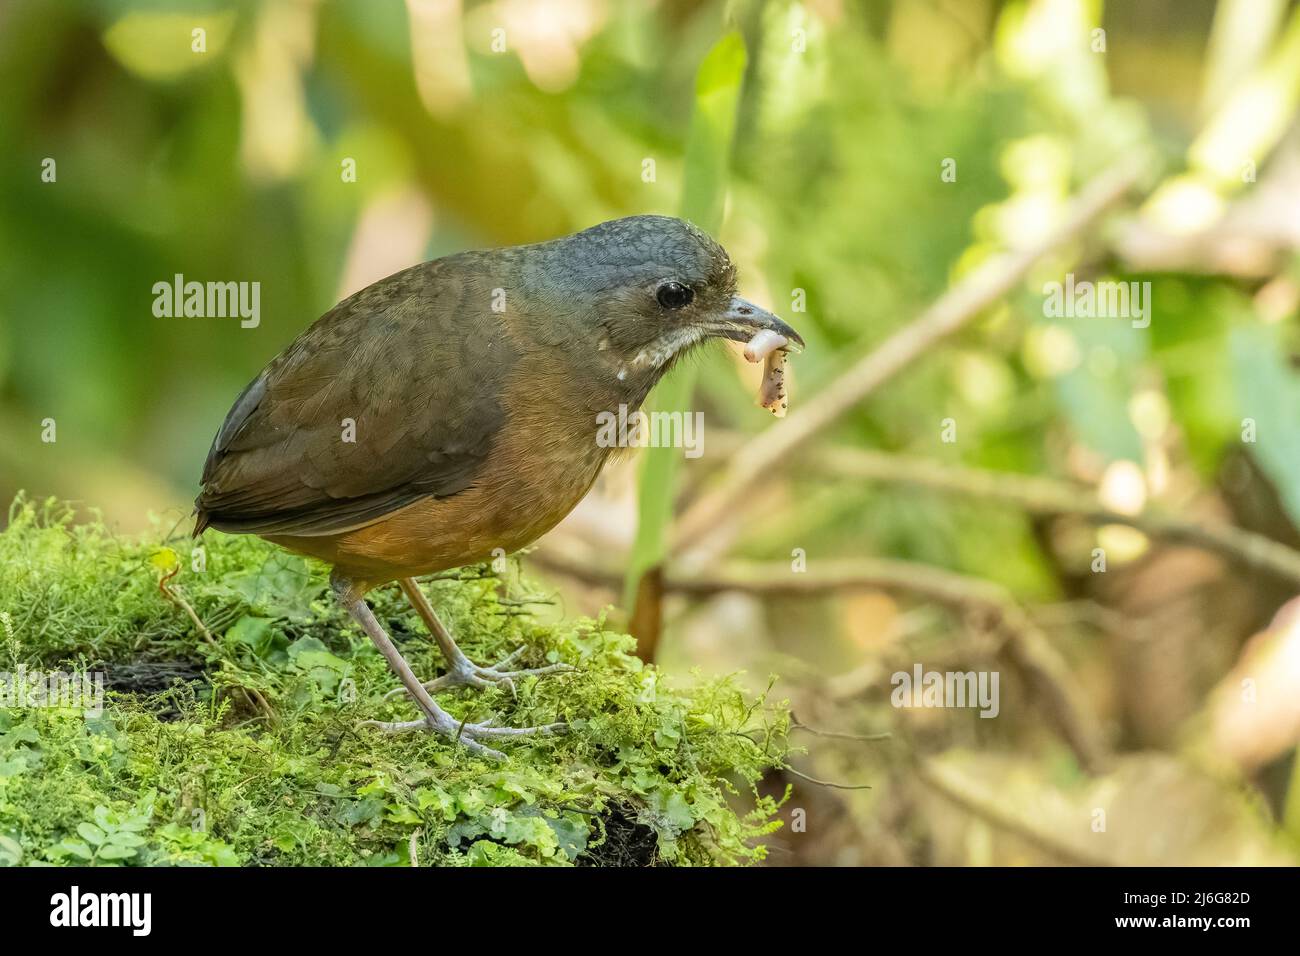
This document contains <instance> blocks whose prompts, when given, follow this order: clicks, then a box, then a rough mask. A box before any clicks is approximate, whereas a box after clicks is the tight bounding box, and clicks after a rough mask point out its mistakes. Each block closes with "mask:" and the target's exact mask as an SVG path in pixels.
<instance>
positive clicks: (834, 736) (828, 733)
mask: <svg viewBox="0 0 1300 956" xmlns="http://www.w3.org/2000/svg"><path fill="white" fill-rule="evenodd" d="M790 727H791V728H792V729H794V730H803V731H807V732H808V733H810V734H812V735H813V736H814V737H826V738H828V739H831V740H860V741H864V742H870V741H873V740H888V739H889V738H891V737H893V736H894V735H893V734H892V733H890V732H889V731H888V730H886V731H885V732H884V733H880V734H846V733H842V732H838V731H834V730H817V729H816V728H814V727H809V726H808V725H807V724H805V723H803V722H802V721H801V720H800V719H799V718H798V717H796V716H795V715H794V713H793V712H791V714H790Z"/></svg>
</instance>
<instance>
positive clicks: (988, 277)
mask: <svg viewBox="0 0 1300 956" xmlns="http://www.w3.org/2000/svg"><path fill="white" fill-rule="evenodd" d="M1148 168H1149V165H1148V157H1147V156H1146V155H1145V154H1134V155H1130V156H1128V157H1127V158H1126V159H1124V160H1122V161H1120V162H1119V163H1117V164H1116V165H1115V166H1113V167H1111V168H1110V169H1109V170H1107V171H1106V172H1104V173H1102V174H1100V175H1099V176H1097V177H1096V178H1095V179H1093V180H1092V181H1091V182H1090V183H1088V185H1087V186H1086V187H1085V188H1084V189H1083V191H1082V192H1081V193H1080V194H1079V195H1078V196H1077V197H1076V198H1075V199H1074V201H1073V202H1072V204H1071V206H1070V208H1069V210H1068V212H1067V214H1066V216H1065V219H1064V221H1063V222H1062V223H1061V225H1060V226H1059V227H1057V229H1056V230H1055V231H1053V232H1052V233H1050V234H1049V235H1048V236H1047V237H1045V238H1044V239H1042V240H1041V241H1039V242H1037V243H1035V244H1033V245H1031V246H1028V247H1026V248H1024V249H1016V250H1011V251H1009V252H1005V253H1003V254H1001V255H999V256H996V257H994V258H992V259H989V260H988V261H986V262H985V263H984V264H982V265H981V266H979V267H978V268H977V269H975V270H974V271H973V272H971V273H969V274H967V275H966V276H965V277H964V278H963V279H961V280H960V281H959V282H958V283H957V284H955V285H954V286H952V287H951V288H950V289H948V291H947V292H945V293H944V294H943V295H941V296H940V297H939V298H938V299H936V300H935V301H934V302H933V303H932V304H931V305H930V307H929V308H928V309H926V310H925V311H924V312H922V313H921V315H920V316H918V317H917V318H916V319H915V320H914V321H913V322H911V323H910V324H908V325H906V326H904V327H903V328H901V329H899V330H898V331H897V332H895V333H894V334H893V335H892V336H890V337H889V338H888V339H886V340H885V341H884V342H882V343H881V344H880V345H879V346H878V347H876V348H875V349H874V350H872V351H871V352H869V353H867V354H866V355H865V356H863V357H862V358H861V359H859V360H858V361H857V362H856V363H854V364H853V365H852V366H850V367H849V368H848V369H847V370H846V371H845V372H844V373H842V374H841V375H840V376H839V377H838V378H837V379H835V380H834V381H833V382H831V383H830V384H829V385H828V386H826V387H825V388H824V389H822V390H821V391H819V392H818V393H817V394H816V395H814V396H813V397H812V398H811V400H809V401H808V402H807V403H806V404H805V405H804V406H803V407H802V408H801V409H796V410H795V412H794V413H792V414H791V415H790V417H789V418H788V419H787V420H786V421H785V422H784V423H782V426H781V427H780V428H769V429H766V430H765V431H763V432H760V433H759V434H758V435H756V436H755V437H754V438H752V439H750V440H749V442H748V443H747V444H745V445H744V446H743V447H742V448H741V449H740V450H739V451H738V452H737V453H736V455H735V456H734V457H733V458H732V459H731V461H730V462H729V463H728V466H727V469H726V471H725V472H724V474H723V477H722V479H721V481H720V483H719V485H718V486H717V487H716V488H714V489H713V490H712V491H711V492H709V493H707V494H706V495H704V496H703V497H702V498H700V499H699V500H698V501H697V502H696V503H695V504H694V505H693V506H692V507H690V508H689V509H688V510H687V511H686V512H685V514H683V515H682V517H681V518H680V519H679V521H678V522H677V525H676V528H675V529H674V536H673V540H672V544H673V550H675V551H679V550H680V549H682V548H684V547H687V546H690V545H692V544H694V543H695V542H697V541H698V539H699V538H701V537H702V536H703V535H704V534H705V533H706V532H708V531H709V530H710V529H712V528H713V527H714V526H715V525H717V524H718V523H719V522H720V521H721V520H722V519H723V518H724V517H725V516H726V515H727V514H728V512H729V511H730V510H731V508H732V506H733V504H734V503H735V502H737V501H738V500H739V499H740V498H741V497H742V496H743V495H745V493H746V492H748V491H749V490H750V489H751V488H752V487H753V486H754V485H755V484H756V483H757V482H758V481H760V480H761V479H763V478H766V477H768V476H769V475H771V474H772V473H773V472H774V471H776V470H777V469H779V468H781V467H783V466H785V465H787V464H789V463H790V462H791V461H793V460H794V456H793V453H794V452H795V451H796V450H798V449H799V448H801V447H803V446H804V445H806V444H807V443H808V442H809V441H810V440H811V439H813V438H814V437H816V436H817V435H818V434H820V433H821V432H822V431H824V430H825V429H826V428H827V427H829V426H830V425H832V424H833V423H834V422H835V421H837V420H838V419H839V418H840V417H841V416H843V415H844V414H845V413H846V412H848V411H849V410H850V409H852V408H853V407H854V406H855V405H857V404H858V403H859V402H861V401H862V400H863V399H864V398H866V397H867V396H868V395H870V394H871V393H872V392H874V391H875V390H876V389H877V388H879V387H880V386H881V385H883V384H884V383H885V382H887V381H889V379H891V378H892V377H893V376H894V375H896V374H897V373H898V372H900V371H901V370H902V369H904V368H906V367H907V366H908V365H910V364H911V363H912V362H914V361H916V360H917V359H918V358H920V357H921V356H922V355H924V354H926V353H927V352H929V351H930V350H931V349H932V348H933V347H934V346H935V345H936V344H937V343H938V342H940V341H942V340H943V339H945V338H947V337H948V336H950V335H952V334H953V333H954V332H957V331H958V330H959V329H961V328H963V327H964V326H966V325H967V324H969V323H970V322H971V321H973V320H974V319H975V318H976V316H978V315H980V314H981V313H982V312H983V311H984V310H985V309H987V308H989V307H990V306H992V305H994V304H995V303H996V302H997V301H998V300H1000V299H1001V298H1002V297H1003V296H1005V295H1007V294H1008V293H1009V292H1011V291H1012V290H1013V289H1014V288H1015V287H1016V285H1017V284H1018V283H1020V282H1021V281H1022V280H1023V279H1024V277H1025V276H1026V274H1028V272H1029V270H1030V268H1031V267H1032V266H1033V265H1034V263H1035V262H1037V261H1038V260H1039V259H1041V258H1042V257H1043V256H1045V255H1047V254H1048V253H1050V252H1053V251H1055V250H1056V249H1059V248H1060V247H1061V246H1063V245H1065V244H1066V243H1068V242H1070V241H1071V240H1073V239H1075V238H1076V237H1078V236H1079V234H1080V233H1082V232H1083V231H1084V230H1085V229H1087V228H1088V227H1090V226H1091V225H1092V224H1093V223H1094V222H1095V221H1096V220H1097V219H1098V218H1099V217H1100V216H1101V215H1102V214H1103V213H1104V212H1105V211H1106V210H1107V209H1109V208H1110V207H1111V206H1112V205H1114V204H1115V203H1116V202H1118V201H1119V200H1120V199H1121V198H1123V196H1124V195H1125V194H1126V193H1127V192H1128V191H1129V190H1130V189H1131V188H1132V187H1133V186H1134V185H1136V184H1137V182H1138V181H1139V180H1140V179H1141V178H1142V176H1143V174H1144V173H1145V172H1146V170H1147V169H1148Z"/></svg>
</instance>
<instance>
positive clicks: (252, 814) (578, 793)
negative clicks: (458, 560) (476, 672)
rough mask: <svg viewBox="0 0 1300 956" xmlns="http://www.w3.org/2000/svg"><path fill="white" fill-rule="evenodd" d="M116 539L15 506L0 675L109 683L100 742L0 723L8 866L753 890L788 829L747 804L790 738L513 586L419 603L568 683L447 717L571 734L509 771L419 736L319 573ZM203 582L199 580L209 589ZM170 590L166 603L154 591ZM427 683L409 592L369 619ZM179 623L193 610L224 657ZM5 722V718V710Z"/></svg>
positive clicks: (489, 583)
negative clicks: (473, 876)
mask: <svg viewBox="0 0 1300 956" xmlns="http://www.w3.org/2000/svg"><path fill="white" fill-rule="evenodd" d="M191 549H192V543H191V542H190V541H189V540H188V539H187V538H184V537H183V536H180V535H175V536H173V537H171V538H168V539H167V540H166V542H165V543H164V541H163V536H162V535H161V534H159V535H155V536H153V538H152V539H145V540H135V539H124V538H121V537H118V536H115V535H113V534H112V533H110V532H109V531H107V530H106V529H105V528H104V527H103V525H102V524H100V523H98V522H91V523H87V524H74V523H73V521H72V513H71V510H70V509H69V508H67V507H66V506H63V505H59V504H57V503H53V502H47V503H45V504H43V505H39V506H38V505H34V504H33V503H31V502H27V501H24V500H23V499H21V498H20V499H19V500H18V501H17V502H16V503H15V504H14V506H13V508H12V509H11V511H10V515H9V526H8V528H7V529H6V530H5V531H4V532H2V533H0V670H7V671H9V672H10V673H15V674H16V673H17V672H18V669H19V668H20V667H21V668H25V669H26V670H27V671H29V672H30V671H35V670H38V669H43V670H46V671H48V670H51V669H58V668H62V669H64V670H69V669H75V670H78V671H84V672H101V673H103V674H104V680H105V682H106V685H107V687H108V694H107V700H106V706H105V708H104V711H103V713H102V714H100V715H98V716H94V715H87V714H85V713H83V712H82V711H81V710H75V709H61V708H52V707H30V706H28V707H9V708H7V709H0V863H4V862H11V863H12V862H15V861H18V862H21V863H24V864H33V863H64V862H66V863H87V862H94V863H97V864H98V863H125V864H169V863H171V864H218V865H227V864H267V865H303V864H315V865H406V864H409V863H410V855H411V850H412V848H414V849H415V851H416V854H417V858H418V861H419V862H420V863H421V864H439V865H525V864H543V865H570V864H601V863H624V864H626V863H631V864H649V863H668V864H676V865H690V864H735V863H745V862H750V861H753V860H756V859H761V858H762V856H763V852H764V851H763V847H762V846H761V843H760V842H759V841H760V840H761V838H762V837H763V836H764V835H765V834H767V833H770V832H771V831H772V830H773V829H775V828H776V827H777V826H779V823H777V822H776V821H775V819H774V818H775V813H776V809H777V806H776V803H775V802H774V801H773V800H771V799H770V798H762V797H759V796H758V794H757V792H756V790H755V784H756V782H757V781H758V779H759V777H760V775H761V774H762V773H763V772H764V771H765V770H766V769H767V768H769V767H772V766H776V765H780V764H781V763H782V761H783V758H784V754H785V731H786V729H787V726H788V721H787V714H786V712H785V711H784V709H783V708H782V707H779V706H777V707H773V706H767V705H765V704H764V703H763V702H762V701H755V700H751V699H748V698H746V696H745V695H744V694H743V693H742V692H741V691H740V690H739V689H738V687H737V686H736V685H735V684H734V683H733V682H731V681H730V680H713V681H701V682H699V683H697V684H696V685H695V686H693V687H690V688H688V689H673V688H670V687H668V686H667V685H666V681H665V680H664V678H663V676H662V675H661V674H660V673H659V672H658V671H657V670H656V669H655V668H654V667H652V666H647V665H644V664H642V663H641V661H639V660H638V659H637V658H636V657H635V656H634V655H633V653H632V649H633V646H634V642H633V641H632V640H631V638H629V637H627V636H625V635H622V634H618V633H616V632H613V631H611V630H609V629H608V628H607V627H606V625H605V622H604V620H603V619H601V620H579V621H574V622H563V623H560V624H543V623H540V622H539V621H538V620H537V619H536V618H535V616H534V614H533V611H534V610H535V608H534V605H536V604H538V603H541V602H540V601H539V600H538V599H537V598H536V597H535V596H531V595H530V594H529V593H528V591H527V590H526V589H525V588H524V587H523V586H522V585H520V584H519V583H518V582H517V580H516V579H515V576H514V575H503V576H501V577H498V576H496V575H493V574H492V573H491V572H490V570H489V569H487V568H471V569H465V570H463V571H462V572H459V573H456V574H450V575H441V576H436V577H434V578H431V579H429V580H428V581H426V582H425V586H426V589H427V591H428V593H429V594H430V596H431V598H432V599H433V600H434V602H435V604H436V605H437V606H438V608H439V610H440V613H442V614H443V616H444V619H446V620H447V621H448V624H449V626H450V627H451V628H452V630H453V632H454V633H455V634H456V635H457V638H458V641H459V642H460V644H461V646H462V647H463V648H464V650H465V651H466V653H467V654H469V655H470V656H471V657H472V658H473V659H475V660H478V661H481V662H485V661H495V660H498V659H500V658H502V657H504V656H506V655H507V654H508V653H509V652H511V651H513V650H514V649H516V648H517V647H520V646H524V647H526V648H527V650H526V652H525V653H524V655H523V656H522V657H521V658H520V659H519V661H518V664H519V666H540V665H542V664H544V663H550V662H556V661H563V662H567V663H569V664H572V665H574V666H575V667H576V668H577V670H576V671H575V672H573V673H566V674H562V675H556V676H550V677H546V678H542V679H537V678H529V679H528V680H526V681H523V682H520V683H519V684H517V686H516V688H515V695H514V696H512V695H511V693H510V692H509V690H507V689H504V688H503V689H494V690H489V691H485V692H480V691H468V692H460V693H458V694H452V695H442V697H441V701H442V703H443V704H444V706H446V707H447V708H448V709H449V710H450V711H451V712H452V713H453V714H455V715H456V716H457V717H461V718H467V719H470V720H474V721H477V720H481V719H484V718H487V717H489V716H495V717H496V718H497V719H498V720H499V721H500V722H501V723H502V724H503V725H504V724H510V725H516V726H522V725H529V724H535V723H544V722H549V721H554V720H557V719H559V720H563V721H566V722H567V723H568V724H569V725H570V727H571V728H572V731H571V733H570V734H568V735H566V736H563V737H547V738H538V739H536V740H535V741H533V742H530V743H527V744H514V745H509V746H508V747H507V748H506V749H507V752H508V759H507V760H506V761H505V762H491V761H486V760H483V759H480V758H477V757H474V756H472V755H471V754H469V753H468V752H467V751H465V750H464V749H463V748H460V747H457V746H454V745H453V744H451V743H449V742H448V741H447V740H445V739H443V738H441V737H438V736H436V735H432V734H422V733H421V734H403V735H396V736H394V735H383V734H380V733H378V732H377V731H374V730H372V729H369V728H366V727H362V726H360V724H361V721H363V720H365V719H368V718H381V719H410V718H411V717H413V716H415V714H414V711H413V710H412V709H411V707H410V705H408V704H407V703H406V701H405V700H403V699H400V698H394V699H390V700H385V699H384V698H385V694H386V693H387V692H388V691H390V690H392V689H393V688H394V687H395V686H397V684H396V681H395V679H394V678H393V677H392V675H391V674H390V673H389V671H388V669H387V667H386V665H385V664H384V661H383V659H382V658H381V657H380V656H379V654H378V652H376V651H375V650H374V648H373V646H372V645H371V644H370V642H369V641H368V640H367V639H366V638H365V637H364V635H362V634H361V633H360V631H359V630H358V629H357V628H356V627H355V626H353V625H352V623H351V622H350V621H349V620H348V619H347V618H346V615H344V614H343V613H342V612H341V611H340V610H339V609H338V608H337V607H336V606H335V604H334V602H333V601H332V600H330V599H329V594H328V591H327V588H326V569H324V568H323V567H322V566H319V565H316V564H313V563H309V562H305V561H303V560H301V559H299V558H297V557H294V556H291V555H288V554H286V553H284V552H282V551H280V550H279V549H276V548H274V547H272V546H270V545H267V544H265V543H263V542H261V541H258V540H256V539H253V538H247V537H235V536H226V535H221V534H215V533H212V532H209V533H208V534H207V535H205V537H204V539H203V541H202V549H201V552H200V554H201V560H202V564H201V565H196V563H195V562H196V555H195V552H194V551H193V550H191ZM200 566H201V567H202V570H197V569H196V568H197V567H200ZM173 572H174V573H175V576H174V577H171V578H170V579H169V582H168V584H167V587H168V588H169V589H170V590H171V591H172V592H173V593H174V594H175V595H176V599H170V598H169V597H168V596H167V595H166V594H165V593H164V591H163V590H162V589H161V588H160V583H159V582H160V579H162V578H164V577H166V576H167V575H169V574H172V573H173ZM371 600H372V603H373V604H374V606H375V611H376V614H377V615H378V616H379V618H380V620H381V621H383V622H384V624H385V626H386V627H387V628H388V629H389V632H390V633H391V634H392V635H393V638H394V640H395V641H397V642H398V644H399V646H401V648H402V650H403V653H404V655H405V656H406V657H407V659H408V660H409V661H410V662H411V665H412V667H413V668H414V669H415V670H416V672H417V673H419V674H421V675H424V676H427V677H432V676H435V675H436V674H437V673H438V672H439V670H440V667H441V658H440V656H439V654H438V652H437V649H436V646H435V645H434V644H433V642H432V641H431V640H430V639H429V638H428V637H427V635H426V634H425V632H424V630H423V627H422V625H421V624H420V622H419V620H418V618H417V617H416V616H415V614H414V612H412V611H411V610H410V609H409V608H408V607H407V605H406V603H405V601H404V599H403V598H402V596H401V594H400V592H398V591H397V590H396V588H390V589H383V590H380V591H377V592H374V593H373V594H372V595H371ZM181 602H184V603H187V604H188V605H189V606H190V607H192V608H193V610H194V612H195V614H196V615H197V616H198V618H199V619H200V620H201V621H202V622H203V623H204V625H205V626H206V628H207V629H208V631H209V632H210V635H211V636H210V637H208V636H205V635H204V634H203V632H202V631H201V630H200V628H199V627H198V626H197V625H196V624H195V623H194V621H193V620H192V619H191V617H190V616H189V614H188V613H187V611H186V610H185V609H184V607H183V605H182V603H181ZM11 703H12V701H11Z"/></svg>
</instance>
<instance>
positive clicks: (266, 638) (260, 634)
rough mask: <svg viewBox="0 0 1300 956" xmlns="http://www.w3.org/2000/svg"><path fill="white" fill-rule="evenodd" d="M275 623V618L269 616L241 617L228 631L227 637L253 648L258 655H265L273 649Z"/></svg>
mask: <svg viewBox="0 0 1300 956" xmlns="http://www.w3.org/2000/svg"><path fill="white" fill-rule="evenodd" d="M274 623H275V620H274V618H269V617H241V618H240V619H239V620H238V621H236V622H235V623H234V624H233V625H232V626H231V628H230V630H228V631H226V639H227V640H230V641H234V642H235V643H237V644H243V645H245V646H247V647H249V648H252V651H253V653H254V654H256V655H257V656H258V657H265V656H266V654H267V652H268V651H269V650H270V649H271V640H272V638H273V636H274V632H273V631H272V629H271V625H272V624H274Z"/></svg>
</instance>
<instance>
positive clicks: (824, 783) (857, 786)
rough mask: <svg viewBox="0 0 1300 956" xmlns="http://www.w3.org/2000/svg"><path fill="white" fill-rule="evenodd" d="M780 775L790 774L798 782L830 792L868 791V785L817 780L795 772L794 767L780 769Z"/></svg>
mask: <svg viewBox="0 0 1300 956" xmlns="http://www.w3.org/2000/svg"><path fill="white" fill-rule="evenodd" d="M781 772H782V773H792V774H794V775H795V776H796V777H798V778H799V779H800V780H807V781H808V782H809V783H815V784H817V786H819V787H830V788H831V789H832V790H870V789H871V784H869V783H836V782H835V781H834V780H818V779H817V778H816V777H810V776H808V774H806V773H801V772H799V771H798V770H795V769H794V767H788V766H787V767H782V768H781Z"/></svg>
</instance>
